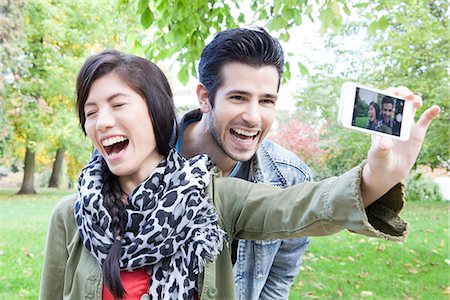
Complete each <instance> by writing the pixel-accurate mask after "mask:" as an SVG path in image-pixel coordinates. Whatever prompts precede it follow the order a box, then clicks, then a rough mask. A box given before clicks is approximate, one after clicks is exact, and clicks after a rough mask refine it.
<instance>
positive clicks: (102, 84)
mask: <svg viewBox="0 0 450 300" xmlns="http://www.w3.org/2000/svg"><path fill="white" fill-rule="evenodd" d="M84 114H85V116H86V122H85V124H84V127H85V130H86V133H87V135H88V136H89V138H90V139H91V141H92V143H93V144H94V146H95V148H97V150H98V151H99V152H100V154H101V155H102V156H103V158H104V159H105V161H106V163H107V164H108V167H109V169H110V170H111V172H112V173H113V174H115V175H116V176H118V177H119V182H120V184H121V187H122V189H123V190H124V191H125V192H128V193H129V192H130V191H132V190H133V189H134V188H135V187H136V186H137V185H138V184H139V183H140V182H142V181H143V180H144V179H145V178H147V177H148V176H149V175H150V173H151V172H152V171H153V169H154V168H155V167H156V166H157V165H158V163H159V162H160V161H161V159H162V157H163V156H162V155H161V154H160V153H159V152H158V150H157V147H156V139H155V134H154V131H153V126H152V122H151V119H150V116H149V113H148V109H147V105H146V102H145V101H144V99H143V98H142V97H141V96H140V95H139V94H137V93H136V92H135V91H133V90H132V89H131V88H130V87H129V86H128V85H127V84H126V83H124V82H123V81H122V80H121V79H120V78H119V76H118V75H116V74H114V73H109V74H107V75H105V76H103V77H101V78H99V79H97V80H95V81H94V83H93V84H92V86H91V88H90V90H89V95H88V98H87V100H86V103H85V105H84Z"/></svg>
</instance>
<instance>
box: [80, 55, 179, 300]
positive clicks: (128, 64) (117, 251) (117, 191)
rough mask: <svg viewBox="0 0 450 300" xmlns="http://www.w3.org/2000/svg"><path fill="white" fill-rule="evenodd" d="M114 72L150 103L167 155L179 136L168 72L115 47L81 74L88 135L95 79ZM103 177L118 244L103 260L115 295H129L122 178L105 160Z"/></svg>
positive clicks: (158, 139)
mask: <svg viewBox="0 0 450 300" xmlns="http://www.w3.org/2000/svg"><path fill="white" fill-rule="evenodd" d="M110 73H114V74H116V75H118V76H119V78H120V79H121V80H122V81H123V82H125V83H126V84H127V85H128V86H129V87H130V88H131V89H132V90H133V91H135V92H136V93H137V94H139V95H140V96H141V97H142V98H143V99H144V100H145V102H146V104H147V109H148V113H149V115H150V119H151V122H152V125H153V129H154V133H155V139H156V146H157V149H158V152H159V153H160V154H162V155H164V156H166V155H167V154H168V152H169V150H170V148H171V147H172V146H173V144H174V143H175V141H176V138H177V127H176V118H175V109H174V104H173V98H172V91H171V89H170V86H169V83H168V82H167V78H166V76H165V75H164V73H163V72H162V71H161V70H160V69H159V68H158V67H157V66H156V65H155V64H153V63H151V62H150V61H148V60H146V59H144V58H140V57H137V56H133V55H127V54H123V53H121V52H118V51H115V50H105V51H103V52H101V53H99V54H96V55H93V56H91V57H89V58H88V59H87V60H86V62H85V63H84V65H83V66H82V67H81V69H80V72H79V73H78V77H77V84H76V88H77V109H78V117H79V119H80V125H81V127H82V129H83V131H84V133H85V134H86V131H85V128H84V123H85V121H86V117H85V112H84V105H85V103H86V101H87V98H88V96H89V91H90V88H91V86H92V84H93V83H94V82H95V80H97V79H99V78H101V77H103V76H105V75H107V74H110ZM102 164H103V168H102V178H103V189H102V195H103V198H104V205H105V208H106V209H107V210H108V212H109V213H110V215H111V225H110V226H111V231H112V233H113V237H114V243H113V244H112V246H111V248H110V249H109V252H108V255H107V256H106V259H105V261H104V263H103V266H102V268H103V278H104V281H105V283H106V286H107V287H108V289H109V290H110V291H111V294H112V295H113V296H114V298H123V297H124V295H125V294H126V291H125V289H124V288H123V285H122V282H121V280H120V264H119V262H120V257H121V252H122V249H121V243H122V242H121V240H122V237H123V235H124V231H125V224H126V214H125V205H124V203H123V202H122V200H121V199H122V196H123V192H122V190H121V188H120V185H119V181H118V178H117V176H116V175H114V174H113V173H112V172H111V171H110V170H109V168H108V166H107V164H106V162H105V161H104V160H103V162H102Z"/></svg>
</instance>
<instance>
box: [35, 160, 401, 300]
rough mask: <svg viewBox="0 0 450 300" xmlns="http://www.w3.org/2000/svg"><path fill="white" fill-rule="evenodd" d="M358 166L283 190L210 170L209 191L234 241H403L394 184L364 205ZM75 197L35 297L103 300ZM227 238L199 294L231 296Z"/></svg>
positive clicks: (56, 229)
mask: <svg viewBox="0 0 450 300" xmlns="http://www.w3.org/2000/svg"><path fill="white" fill-rule="evenodd" d="M361 170H362V167H361V166H359V167H357V168H355V169H353V170H351V171H348V172H347V173H345V174H343V175H341V176H339V177H334V178H329V179H326V180H324V181H321V182H307V183H302V184H299V185H296V186H293V187H290V188H287V189H284V190H283V189H281V188H277V187H274V186H271V185H265V184H252V183H249V182H247V181H244V180H240V179H233V178H222V177H221V175H220V172H215V173H213V175H212V180H211V183H210V185H209V186H208V193H209V195H211V199H212V201H213V202H214V205H215V207H216V210H217V214H218V215H219V218H220V220H219V222H220V226H221V227H222V228H223V229H224V230H225V231H226V232H227V233H228V235H229V238H230V240H231V239H233V238H234V239H259V240H261V239H286V238H293V237H301V236H323V235H330V234H333V233H336V232H338V231H341V230H343V229H348V230H350V231H352V232H356V233H360V234H363V235H366V236H372V237H380V238H385V239H389V240H393V241H403V240H404V239H405V238H406V235H407V232H408V229H407V225H406V223H405V222H404V221H403V220H401V219H400V218H399V217H398V213H399V211H400V210H401V208H402V207H403V191H402V189H403V188H402V185H401V184H398V185H397V186H395V187H394V188H393V189H392V190H391V191H389V192H388V193H387V194H386V195H384V196H383V197H382V198H380V199H379V200H377V201H376V202H375V203H374V204H372V205H371V206H369V207H368V208H366V209H364V206H363V203H362V199H361V195H360V178H361ZM74 200H75V196H74V195H72V196H68V197H66V198H64V199H63V200H62V201H61V202H60V203H59V204H58V205H57V207H56V208H55V210H54V212H53V215H52V218H51V221H50V225H49V233H48V237H47V246H46V253H45V259H44V267H43V272H42V280H41V290H40V299H49V300H55V299H77V300H78V299H102V273H101V267H100V265H99V264H98V263H97V261H96V260H95V259H94V257H93V256H92V255H91V254H90V253H89V252H88V251H87V249H86V248H85V247H84V246H83V244H82V242H81V239H80V236H79V234H78V228H77V225H76V222H75V218H74V213H73V205H74ZM230 246H231V243H230V244H224V247H223V251H222V252H221V253H220V255H219V256H218V257H217V259H216V261H215V262H208V263H207V264H206V266H205V270H204V272H203V276H202V275H201V276H199V293H200V299H226V300H229V299H235V298H236V296H235V290H234V277H233V268H232V262H231V252H230Z"/></svg>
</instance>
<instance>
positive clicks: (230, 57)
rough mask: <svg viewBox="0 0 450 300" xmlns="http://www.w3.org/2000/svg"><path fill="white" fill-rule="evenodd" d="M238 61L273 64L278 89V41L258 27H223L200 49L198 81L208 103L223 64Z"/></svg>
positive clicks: (280, 54) (281, 57)
mask: <svg viewBox="0 0 450 300" xmlns="http://www.w3.org/2000/svg"><path fill="white" fill-rule="evenodd" d="M231 62H238V63H243V64H247V65H250V66H253V67H263V66H274V67H275V68H276V69H277V71H278V77H279V78H278V89H279V88H280V82H281V78H282V75H283V69H284V54H283V49H282V48H281V45H280V43H279V42H278V41H277V40H276V39H275V38H273V37H272V36H271V35H270V34H269V33H267V31H265V30H264V29H262V28H260V27H249V28H235V29H228V30H224V31H222V32H220V33H218V34H217V35H216V37H215V38H214V39H213V40H212V42H211V43H209V44H208V45H207V46H206V47H205V49H203V52H202V55H201V57H200V63H199V65H198V72H199V77H200V82H201V83H202V84H203V85H204V86H205V88H206V89H207V90H208V98H209V102H210V103H211V105H212V106H213V105H214V99H215V96H216V92H217V89H218V88H219V87H220V86H221V84H222V81H223V78H222V75H221V71H222V68H223V66H224V65H225V64H227V63H231Z"/></svg>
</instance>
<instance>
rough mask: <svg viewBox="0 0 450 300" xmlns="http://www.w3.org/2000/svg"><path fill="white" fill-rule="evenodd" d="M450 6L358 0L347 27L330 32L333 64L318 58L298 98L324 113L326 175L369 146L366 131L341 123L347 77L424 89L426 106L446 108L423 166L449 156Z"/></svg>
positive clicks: (375, 84)
mask: <svg viewBox="0 0 450 300" xmlns="http://www.w3.org/2000/svg"><path fill="white" fill-rule="evenodd" d="M349 6H350V5H349ZM447 8H448V4H447V3H446V2H444V1H402V2H392V1H384V0H378V1H370V2H368V1H359V2H357V3H356V2H353V5H351V6H350V9H351V11H352V15H351V16H350V17H349V20H348V21H346V22H345V23H344V26H343V29H342V32H341V33H340V34H332V33H331V34H330V33H329V34H327V35H325V36H324V39H325V40H326V45H327V48H328V50H329V51H331V52H332V53H334V60H333V63H327V64H317V62H316V63H312V65H316V66H317V67H315V70H314V74H312V75H310V76H309V78H308V84H307V85H306V88H304V89H302V90H301V91H300V92H299V100H298V103H297V105H298V106H299V107H301V108H302V110H304V111H309V112H315V111H317V110H319V111H320V116H321V117H322V118H323V119H324V120H325V124H326V125H325V128H324V130H323V131H322V134H323V136H322V143H321V147H322V149H324V150H325V153H326V155H325V157H324V161H326V163H325V164H323V165H322V166H321V167H320V168H318V170H319V172H321V176H328V175H333V174H339V173H342V172H343V171H345V170H347V169H349V168H350V167H352V166H354V164H355V163H356V162H359V161H361V160H362V159H364V156H365V153H366V150H367V148H368V144H369V143H370V141H369V138H368V137H367V136H364V135H361V134H355V133H353V132H350V131H347V130H342V129H341V128H338V127H337V126H336V121H335V120H336V108H337V105H334V103H336V99H338V98H339V91H340V86H341V84H342V83H343V82H344V81H355V82H359V83H362V84H366V85H369V86H373V87H377V88H380V89H383V88H387V87H388V86H399V85H403V86H408V87H409V88H410V89H411V90H412V91H416V92H419V93H421V94H422V97H423V99H424V102H425V105H424V107H428V106H430V104H431V103H436V104H438V105H440V106H441V107H442V108H443V109H444V112H443V113H442V114H441V117H440V118H439V119H437V120H435V121H434V122H433V124H432V125H431V127H430V129H429V131H428V134H427V138H426V139H425V143H424V145H423V147H422V151H421V154H420V156H419V159H418V163H419V164H428V165H430V166H432V167H435V166H438V165H439V164H440V162H441V160H444V161H445V160H448V159H449V153H448V151H449V147H448V145H449V142H448V141H449V135H448V123H449V114H448V101H447V99H448V94H449V84H448V73H447V70H446V66H447V59H448V50H449V49H448V39H449V36H448V34H447V19H446V18H445V12H446V11H447ZM354 16H357V17H354ZM427 103H428V104H427ZM330 104H333V105H330ZM422 111H423V109H422V110H421V111H418V114H420V113H421V112H422ZM306 115H308V114H306Z"/></svg>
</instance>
